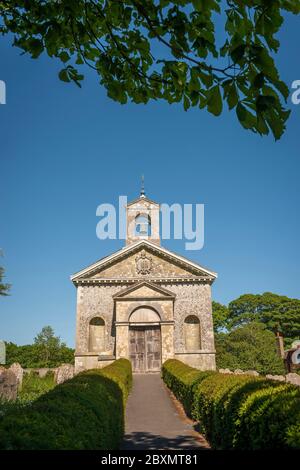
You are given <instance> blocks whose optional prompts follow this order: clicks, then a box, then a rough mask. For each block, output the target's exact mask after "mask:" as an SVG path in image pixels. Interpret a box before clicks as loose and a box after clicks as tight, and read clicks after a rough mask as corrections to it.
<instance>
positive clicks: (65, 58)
mask: <svg viewBox="0 0 300 470" xmlns="http://www.w3.org/2000/svg"><path fill="white" fill-rule="evenodd" d="M58 57H59V58H60V60H61V61H62V62H64V63H65V62H68V60H70V56H69V54H68V53H67V52H66V51H62V52H61V53H60V54H59V56H58Z"/></svg>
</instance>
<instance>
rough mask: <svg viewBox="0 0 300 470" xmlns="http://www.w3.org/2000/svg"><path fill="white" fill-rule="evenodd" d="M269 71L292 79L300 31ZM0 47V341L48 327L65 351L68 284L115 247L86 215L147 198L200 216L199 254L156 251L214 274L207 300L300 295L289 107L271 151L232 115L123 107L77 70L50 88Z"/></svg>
mask: <svg viewBox="0 0 300 470" xmlns="http://www.w3.org/2000/svg"><path fill="white" fill-rule="evenodd" d="M280 39H281V50H280V53H279V56H278V64H279V68H280V71H281V75H282V78H283V79H284V80H285V81H286V82H287V83H288V85H289V86H290V85H291V83H292V81H293V80H297V79H300V68H299V62H298V60H297V57H298V55H299V51H298V44H299V40H300V29H299V19H298V18H297V17H293V16H288V20H287V22H286V24H285V26H284V28H283V29H282V32H281V34H280ZM19 54H20V52H19V50H18V49H16V48H12V47H11V46H10V43H9V41H7V40H6V39H3V38H1V42H0V63H1V67H0V79H1V80H5V82H6V85H7V104H6V105H2V106H0V136H1V140H0V142H1V144H0V160H1V171H0V191H1V198H0V204H1V220H0V247H1V248H2V249H3V251H4V258H3V259H2V260H1V263H2V264H3V265H4V267H5V269H6V274H7V281H8V282H10V283H11V284H12V289H11V295H10V296H9V297H7V298H3V297H2V298H1V299H0V321H1V328H0V337H1V338H2V339H5V340H8V341H14V342H16V343H18V344H26V343H30V342H31V341H32V340H33V337H34V336H35V335H36V333H37V332H38V331H40V330H41V328H42V327H43V326H44V325H47V324H50V325H52V326H53V327H54V329H55V332H56V333H57V334H59V335H60V336H61V337H62V339H63V340H64V341H66V342H67V343H68V344H69V345H70V346H73V345H74V336H75V307H76V306H75V300H76V292H75V287H74V286H73V285H72V283H71V282H70V280H69V276H70V275H71V274H73V273H74V272H76V271H78V270H80V269H81V268H83V267H86V266H88V265H89V264H90V263H92V262H94V261H96V260H97V259H99V258H101V257H102V256H105V255H107V254H109V253H111V252H113V251H115V250H117V249H119V248H120V247H121V246H123V241H113V240H107V241H101V240H99V239H97V237H96V224H97V221H98V219H97V217H96V207H97V206H98V205H99V204H101V203H103V202H108V203H112V204H117V201H118V196H119V195H127V196H128V198H129V199H133V198H136V197H137V195H138V192H139V187H140V176H141V174H142V173H144V174H145V182H146V192H147V195H148V196H149V197H151V198H152V199H154V200H156V201H158V202H166V203H170V204H171V203H173V202H178V203H182V204H183V203H204V204H205V245H204V248H203V249H202V250H200V251H189V252H186V251H185V249H184V241H179V240H170V241H164V246H166V248H168V249H171V250H174V251H176V252H178V253H180V254H182V255H184V256H187V257H189V258H191V259H193V260H194V261H196V262H198V263H200V264H202V265H204V266H207V267H208V268H210V269H212V270H214V271H217V272H218V274H219V278H218V280H217V281H216V282H215V284H214V286H213V298H214V299H215V300H218V301H220V302H223V303H227V302H228V301H230V300H232V299H234V298H236V297H238V296H239V295H241V294H243V293H246V292H252V293H261V292H265V291H272V292H276V293H279V294H284V295H288V296H291V297H298V298H299V297H300V295H299V294H300V292H299V274H300V256H299V232H300V221H299V202H300V197H299V170H300V162H299V129H300V126H299V125H300V106H294V105H291V103H290V102H289V105H290V106H291V107H292V110H293V112H292V116H291V118H290V120H289V123H288V129H287V132H286V134H285V135H284V137H283V138H282V139H281V140H280V141H279V142H274V140H273V138H272V137H267V138H261V137H259V136H256V135H254V134H252V133H250V132H247V131H244V130H243V129H242V128H241V127H240V126H239V124H238V123H237V121H236V118H235V114H234V113H233V112H232V113H229V112H227V111H226V112H224V113H223V115H222V116H221V117H220V118H215V117H213V116H211V115H210V114H208V113H207V112H206V111H200V110H197V109H192V110H189V111H188V112H184V111H183V109H182V108H181V106H177V105H176V106H174V105H172V106H170V105H168V104H167V103H162V102H161V103H150V104H148V105H146V106H144V105H133V104H128V105H125V106H121V105H119V104H117V103H115V102H113V101H111V100H110V99H108V98H107V97H106V92H105V90H104V89H102V88H101V87H100V86H99V85H98V83H97V79H96V77H95V76H94V75H93V74H92V73H89V72H88V71H87V78H86V80H85V82H84V86H83V88H82V89H81V90H80V89H78V88H77V87H76V86H75V85H70V84H65V83H62V82H60V81H59V80H58V77H57V73H58V71H59V70H60V64H58V63H57V62H56V61H54V60H50V59H49V58H47V57H43V58H42V59H40V60H32V59H30V58H28V57H26V56H20V55H19Z"/></svg>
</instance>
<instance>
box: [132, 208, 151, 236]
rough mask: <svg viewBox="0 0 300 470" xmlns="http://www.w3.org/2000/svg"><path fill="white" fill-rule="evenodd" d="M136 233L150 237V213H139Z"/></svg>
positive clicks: (136, 220)
mask: <svg viewBox="0 0 300 470" xmlns="http://www.w3.org/2000/svg"><path fill="white" fill-rule="evenodd" d="M135 235H136V236H137V237H150V235H151V219H150V217H149V216H148V215H145V214H138V215H137V216H136V218H135Z"/></svg>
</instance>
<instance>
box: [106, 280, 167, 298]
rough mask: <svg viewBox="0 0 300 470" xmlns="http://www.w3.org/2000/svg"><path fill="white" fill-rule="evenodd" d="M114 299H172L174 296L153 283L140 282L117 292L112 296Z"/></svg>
mask: <svg viewBox="0 0 300 470" xmlns="http://www.w3.org/2000/svg"><path fill="white" fill-rule="evenodd" d="M113 297H114V299H120V300H121V299H122V300H125V299H133V298H134V299H139V298H141V299H153V298H158V299H162V298H164V299H166V298H167V299H170V300H172V299H174V298H175V295H174V294H173V293H172V292H170V291H168V290H167V289H163V288H162V287H159V286H157V285H155V284H153V283H150V282H147V281H141V282H138V283H137V284H134V285H133V286H130V287H128V288H127V289H122V290H121V291H119V292H117V293H116V294H115V295H114V296H113Z"/></svg>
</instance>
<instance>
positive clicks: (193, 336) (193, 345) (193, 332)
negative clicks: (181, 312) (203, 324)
mask: <svg viewBox="0 0 300 470" xmlns="http://www.w3.org/2000/svg"><path fill="white" fill-rule="evenodd" d="M184 341H185V350H186V351H198V350H199V349H201V335H200V321H199V318H198V317H196V316H195V315H189V316H188V317H186V319H185V320H184Z"/></svg>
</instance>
